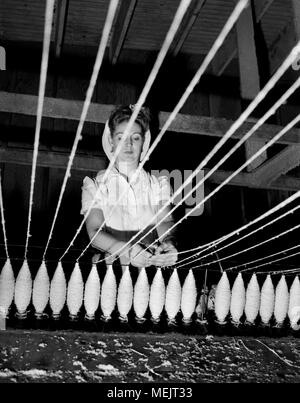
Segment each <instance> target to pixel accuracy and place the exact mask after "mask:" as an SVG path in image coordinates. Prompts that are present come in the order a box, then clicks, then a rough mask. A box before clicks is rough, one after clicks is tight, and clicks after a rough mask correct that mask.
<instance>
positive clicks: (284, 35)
mask: <svg viewBox="0 0 300 403" xmlns="http://www.w3.org/2000/svg"><path fill="white" fill-rule="evenodd" d="M290 2H291V5H292V13H293V18H292V21H290V22H289V23H288V24H287V25H286V26H285V27H284V29H283V30H282V31H281V32H280V34H279V35H278V37H277V38H276V40H275V41H274V42H273V44H272V46H271V48H270V51H269V54H270V70H271V74H273V73H274V72H275V71H276V70H277V69H278V67H279V66H280V65H281V64H282V62H283V60H284V59H285V58H286V57H287V56H288V54H289V53H290V52H291V50H292V48H293V47H294V46H295V45H296V43H297V42H298V41H299V40H300V2H299V0H290Z"/></svg>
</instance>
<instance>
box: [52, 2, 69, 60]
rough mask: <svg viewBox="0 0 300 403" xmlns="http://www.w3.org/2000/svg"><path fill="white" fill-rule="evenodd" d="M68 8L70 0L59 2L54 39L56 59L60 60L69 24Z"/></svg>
mask: <svg viewBox="0 0 300 403" xmlns="http://www.w3.org/2000/svg"><path fill="white" fill-rule="evenodd" d="M68 8H69V0H57V5H56V23H55V39H54V47H55V57H56V58H57V59H59V58H60V55H61V52H62V47H63V42H64V36H65V30H66V23H67V15H68Z"/></svg>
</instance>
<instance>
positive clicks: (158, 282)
mask: <svg viewBox="0 0 300 403" xmlns="http://www.w3.org/2000/svg"><path fill="white" fill-rule="evenodd" d="M165 297H166V287H165V282H164V278H163V275H162V272H161V268H159V267H158V268H157V270H156V273H155V276H154V278H153V281H152V284H151V287H150V299H149V308H150V312H151V319H152V321H153V322H154V323H157V322H159V320H160V315H161V313H162V310H163V308H164V304H165Z"/></svg>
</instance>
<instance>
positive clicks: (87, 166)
mask: <svg viewBox="0 0 300 403" xmlns="http://www.w3.org/2000/svg"><path fill="white" fill-rule="evenodd" d="M68 160H69V153H67V152H53V151H44V150H40V151H39V153H38V158H37V166H40V167H47V168H60V169H64V170H65V168H66V166H67V164H68ZM0 161H1V162H2V163H5V164H17V165H31V164H32V150H28V149H16V148H13V149H12V148H10V147H0ZM106 166H107V164H106V158H105V157H104V155H88V154H76V155H75V158H74V162H73V165H72V170H76V171H82V172H88V171H89V172H95V173H96V172H98V171H99V170H101V169H105V168H106ZM204 171H205V174H206V173H208V171H209V170H208V169H205V170H204ZM231 174H232V172H231V171H222V170H219V171H216V172H215V173H213V174H212V175H211V177H210V178H209V179H208V182H210V183H215V184H220V183H222V182H223V181H224V180H225V179H227V178H228V176H229V175H231ZM228 185H231V186H243V187H249V188H260V189H278V190H289V191H297V190H299V189H300V178H293V177H289V176H283V177H281V178H279V179H277V180H276V181H274V182H272V183H269V184H262V183H258V182H256V179H255V177H254V176H253V174H252V173H251V174H250V173H243V172H242V173H239V174H238V175H236V176H235V177H234V178H233V179H232V180H231V181H230V182H229V184H228Z"/></svg>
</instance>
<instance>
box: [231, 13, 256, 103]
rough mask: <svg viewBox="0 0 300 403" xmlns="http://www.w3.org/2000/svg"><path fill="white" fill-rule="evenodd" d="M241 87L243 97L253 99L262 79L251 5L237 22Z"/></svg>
mask: <svg viewBox="0 0 300 403" xmlns="http://www.w3.org/2000/svg"><path fill="white" fill-rule="evenodd" d="M236 31H237V43H238V59H239V71H240V88H241V97H242V99H246V100H252V99H254V98H255V97H256V95H257V94H258V93H259V91H260V79H259V70H258V61H257V52H256V44H255V38H254V21H253V16H252V9H251V7H247V8H246V9H245V10H244V11H243V12H242V14H241V16H240V18H239V19H238V21H237V24H236Z"/></svg>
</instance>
